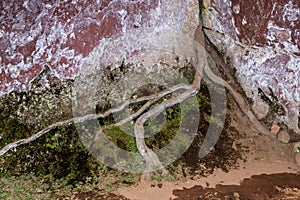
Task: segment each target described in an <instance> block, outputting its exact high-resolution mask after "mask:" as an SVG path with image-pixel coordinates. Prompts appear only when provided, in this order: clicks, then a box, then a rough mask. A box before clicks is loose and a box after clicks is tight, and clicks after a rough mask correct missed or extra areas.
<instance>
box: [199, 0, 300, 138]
mask: <svg viewBox="0 0 300 200" xmlns="http://www.w3.org/2000/svg"><path fill="white" fill-rule="evenodd" d="M202 3H203V6H202V15H203V20H204V29H205V33H206V35H207V37H208V38H209V40H210V41H211V42H212V43H213V44H214V45H215V46H216V47H217V48H218V50H219V51H220V52H222V53H223V54H224V58H225V59H228V60H230V61H231V63H232V65H233V68H235V70H236V73H235V75H236V77H237V78H238V81H239V83H240V84H241V86H242V88H243V89H244V91H245V92H246V95H247V97H249V98H250V99H252V100H253V107H252V108H253V110H254V111H255V113H256V114H257V116H258V118H260V119H263V118H264V117H266V115H267V114H270V109H271V108H272V106H273V107H274V105H275V104H277V106H278V105H279V106H281V107H282V108H283V111H282V110H280V109H277V110H276V109H275V112H277V113H275V117H274V119H273V120H274V121H276V122H284V124H286V125H287V126H288V127H289V128H290V129H293V130H294V131H295V132H297V133H300V131H299V108H300V2H299V1H298V0H259V1H247V0H204V1H202ZM266 99H268V100H267V101H266ZM268 101H270V102H271V104H270V102H269V103H268ZM273 110H274V109H273Z"/></svg>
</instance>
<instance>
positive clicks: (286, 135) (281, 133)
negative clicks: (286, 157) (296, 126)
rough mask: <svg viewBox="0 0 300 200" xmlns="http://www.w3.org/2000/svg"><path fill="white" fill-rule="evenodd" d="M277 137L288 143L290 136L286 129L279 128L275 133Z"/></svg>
mask: <svg viewBox="0 0 300 200" xmlns="http://www.w3.org/2000/svg"><path fill="white" fill-rule="evenodd" d="M277 139H278V140H279V141H280V142H282V143H289V141H290V139H291V136H290V134H289V133H288V132H287V131H286V130H281V131H279V133H278V134H277Z"/></svg>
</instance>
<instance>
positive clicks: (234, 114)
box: [118, 105, 300, 200]
mask: <svg viewBox="0 0 300 200" xmlns="http://www.w3.org/2000/svg"><path fill="white" fill-rule="evenodd" d="M230 112H231V125H232V126H234V127H235V128H236V130H237V131H238V132H239V133H244V134H245V137H243V138H240V139H238V140H239V141H235V142H236V143H242V144H243V145H246V146H248V147H249V152H248V153H246V155H244V158H245V159H246V162H245V161H244V160H240V161H239V167H237V168H235V169H231V170H229V172H224V171H222V170H220V169H217V170H215V171H214V172H213V174H211V175H209V176H208V177H205V178H203V177H198V176H197V175H196V176H194V177H192V178H189V179H186V180H182V181H180V182H161V183H160V185H159V187H158V185H156V186H154V187H153V183H151V182H141V183H139V184H137V185H135V186H132V187H129V188H122V189H120V190H119V191H118V193H119V194H120V195H123V196H125V197H127V198H128V199H132V200H135V199H136V200H152V199H159V200H160V199H161V200H170V199H171V200H175V199H176V200H181V199H182V200H206V199H207V200H208V199H210V200H211V199H212V200H213V199H216V200H217V199H228V200H229V199H233V200H238V199H240V200H246V199H247V200H269V199H270V200H279V199H280V200H283V199H294V200H296V199H299V200H300V173H299V172H300V168H299V167H297V165H296V164H295V162H294V153H293V144H283V143H281V142H280V141H278V140H277V139H276V138H275V137H274V136H267V135H259V134H258V133H257V132H256V131H255V130H253V129H252V128H251V124H250V123H249V121H248V120H247V118H246V116H244V115H243V114H242V113H241V112H240V111H239V109H238V108H237V106H236V105H233V106H231V111H230Z"/></svg>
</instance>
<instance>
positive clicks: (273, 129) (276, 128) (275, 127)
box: [270, 122, 280, 135]
mask: <svg viewBox="0 0 300 200" xmlns="http://www.w3.org/2000/svg"><path fill="white" fill-rule="evenodd" d="M279 130H280V126H278V124H277V123H276V122H274V123H273V124H272V127H271V130H270V133H271V134H272V135H277V133H278V132H279Z"/></svg>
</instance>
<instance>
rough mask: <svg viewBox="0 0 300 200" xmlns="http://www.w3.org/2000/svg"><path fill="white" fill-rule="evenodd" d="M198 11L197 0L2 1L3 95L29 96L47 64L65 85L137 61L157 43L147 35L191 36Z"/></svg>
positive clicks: (0, 58)
mask: <svg viewBox="0 0 300 200" xmlns="http://www.w3.org/2000/svg"><path fill="white" fill-rule="evenodd" d="M198 11H199V9H198V2H197V1H193V0H188V1H179V0H173V1H170V0H147V1H127V0H125V1H124V0H113V1H98V0H88V1H80V0H68V1H67V0H66V1H47V3H43V2H42V1H39V0H24V1H1V3H0V13H1V15H0V65H1V68H0V80H1V82H0V96H2V95H4V94H7V93H9V92H11V91H14V90H22V91H28V90H29V89H30V85H31V81H32V80H33V79H34V77H36V76H37V75H38V73H39V72H41V71H42V69H43V67H44V65H48V66H49V67H50V69H51V72H52V73H53V74H55V76H56V77H58V78H59V79H62V80H63V79H69V78H71V79H74V78H75V77H76V76H77V75H78V74H79V72H80V70H81V69H82V68H84V69H86V68H87V67H91V68H93V67H95V65H99V64H114V63H118V62H119V63H120V62H121V61H122V60H123V59H125V60H126V61H127V62H130V61H135V60H136V59H135V58H136V57H137V55H139V54H140V53H141V51H142V48H144V47H145V45H147V44H145V43H148V44H149V43H153V42H154V43H158V42H159V41H151V39H149V38H146V37H149V34H148V33H153V34H157V33H163V32H164V31H165V29H173V30H175V32H176V31H183V32H186V33H189V34H191V35H193V32H194V30H195V28H196V26H197V24H198V15H199V14H198ZM175 32H174V33H175ZM146 33H147V34H148V35H147V34H146ZM145 34H146V35H145Z"/></svg>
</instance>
